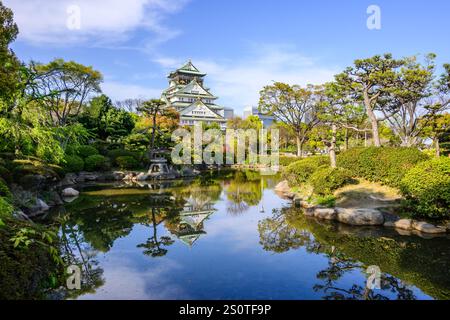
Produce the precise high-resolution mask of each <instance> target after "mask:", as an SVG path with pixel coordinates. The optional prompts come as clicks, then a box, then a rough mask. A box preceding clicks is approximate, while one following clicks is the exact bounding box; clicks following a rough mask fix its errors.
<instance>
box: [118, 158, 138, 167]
mask: <svg viewBox="0 0 450 320" xmlns="http://www.w3.org/2000/svg"><path fill="white" fill-rule="evenodd" d="M116 163H117V165H118V166H119V167H120V168H121V169H136V168H137V167H138V166H139V162H137V161H136V159H135V158H133V157H130V156H123V157H117V158H116Z"/></svg>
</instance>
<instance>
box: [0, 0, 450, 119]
mask: <svg viewBox="0 0 450 320" xmlns="http://www.w3.org/2000/svg"><path fill="white" fill-rule="evenodd" d="M3 2H4V4H5V5H7V6H9V7H11V8H12V9H13V11H14V12H15V15H16V21H17V23H18V25H19V28H20V30H21V34H20V36H19V39H18V40H17V41H16V42H15V43H14V45H13V49H14V50H15V51H16V53H17V55H18V56H19V57H20V58H21V59H22V60H24V61H28V60H31V59H33V60H36V61H40V62H48V61H50V60H51V59H53V58H55V57H61V58H64V59H66V60H75V61H77V62H80V63H83V64H86V65H92V66H93V67H94V68H95V69H97V70H99V71H101V72H102V73H103V75H104V78H105V80H104V83H103V86H102V87H103V91H104V92H105V93H106V94H108V95H109V96H111V98H112V99H113V100H119V99H125V98H153V97H159V95H160V92H161V90H162V89H164V88H165V87H166V85H167V80H166V75H167V73H168V72H169V71H170V70H172V69H174V68H176V67H178V66H180V65H181V64H183V63H184V62H185V61H186V60H187V59H189V58H190V59H192V61H193V63H194V64H195V65H196V66H197V67H198V68H199V69H201V70H202V71H204V72H207V73H208V78H207V80H206V84H207V86H208V87H210V88H211V90H212V92H213V93H214V94H216V95H218V96H219V97H220V100H218V103H219V104H221V105H224V106H227V107H232V108H234V109H235V110H236V113H237V114H241V113H242V110H243V108H244V107H245V106H248V105H256V104H257V102H258V92H259V90H260V89H261V88H262V87H263V86H264V85H266V84H270V83H271V81H284V82H288V83H291V84H294V83H297V84H302V85H304V84H307V83H316V84H319V83H322V82H325V81H328V80H331V79H332V77H333V75H334V74H335V73H338V72H340V71H341V70H343V69H344V68H345V67H347V66H349V65H351V63H352V61H353V60H354V59H357V58H363V57H368V56H371V55H374V54H377V53H384V52H392V53H393V54H395V55H396V56H398V57H401V56H408V55H415V54H426V53H428V52H434V53H436V54H437V55H438V63H439V64H442V63H445V62H449V63H450V41H449V40H450V39H449V38H450V35H449V30H450V19H448V13H449V12H450V1H447V0H428V1H424V0H423V1H419V0H415V1H413V0H409V1H407V0H395V1H392V0H371V1H366V0H342V1H332V0H316V1H306V0H278V1H276V0H167V1H165V0H3ZM73 5H76V6H78V7H77V8H79V9H80V29H79V30H70V29H69V28H67V21H68V19H69V18H70V17H71V16H70V14H68V13H67V10H68V8H70V6H73ZM369 5H377V6H379V8H380V9H381V30H369V29H368V28H367V26H366V21H367V19H368V17H369V15H368V14H367V12H366V11H367V8H368V7H369Z"/></svg>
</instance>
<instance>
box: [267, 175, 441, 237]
mask: <svg viewBox="0 0 450 320" xmlns="http://www.w3.org/2000/svg"><path fill="white" fill-rule="evenodd" d="M275 192H277V193H278V194H279V195H281V196H283V197H286V198H289V199H291V200H292V201H293V203H294V205H295V206H297V207H300V208H302V209H303V214H304V215H305V216H308V217H314V218H316V219H320V220H329V221H337V222H340V223H343V224H347V225H351V226H383V227H386V228H394V229H396V230H397V231H398V232H399V233H400V234H403V235H414V234H415V235H419V236H422V235H425V236H427V235H445V234H447V233H450V224H448V225H445V226H444V225H438V226H436V225H434V224H431V223H428V222H425V221H417V220H414V219H403V218H401V217H399V216H396V215H394V214H391V213H387V212H384V210H380V209H375V208H340V207H333V208H327V207H323V206H318V205H312V204H310V203H309V202H307V201H305V200H303V199H301V198H299V197H298V196H297V195H296V194H295V193H293V192H292V191H291V189H290V187H289V183H288V181H282V182H280V183H279V184H278V185H277V186H276V187H275Z"/></svg>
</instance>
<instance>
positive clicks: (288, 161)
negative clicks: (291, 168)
mask: <svg viewBox="0 0 450 320" xmlns="http://www.w3.org/2000/svg"><path fill="white" fill-rule="evenodd" d="M299 160H300V158H298V157H280V162H279V164H280V166H283V167H287V166H288V165H290V164H291V163H294V162H297V161H299Z"/></svg>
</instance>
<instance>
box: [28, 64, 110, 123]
mask: <svg viewBox="0 0 450 320" xmlns="http://www.w3.org/2000/svg"><path fill="white" fill-rule="evenodd" d="M30 68H31V69H32V70H34V71H35V73H36V78H35V79H34V83H33V86H32V87H31V88H30V90H29V94H30V95H31V96H32V97H34V98H35V99H36V100H37V101H39V103H40V104H41V106H42V107H43V110H44V112H46V113H47V118H48V119H47V121H48V123H49V125H58V126H64V125H66V123H67V120H68V118H69V116H76V115H78V114H79V113H80V112H81V110H82V107H83V105H84V103H85V101H86V100H87V99H88V97H89V96H90V95H91V94H93V93H98V92H100V83H101V81H102V75H101V74H100V72H98V71H95V70H94V69H93V68H92V67H87V66H84V65H82V64H79V63H76V62H74V61H68V62H67V61H64V60H62V59H55V60H53V61H52V62H50V63H48V64H38V63H34V62H32V63H31V65H30Z"/></svg>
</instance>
